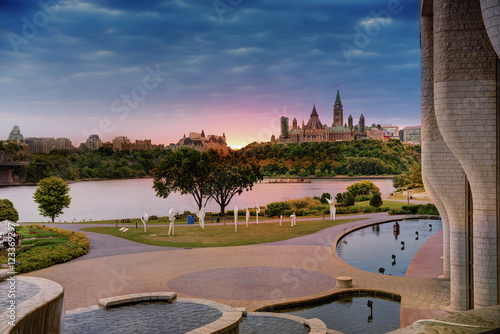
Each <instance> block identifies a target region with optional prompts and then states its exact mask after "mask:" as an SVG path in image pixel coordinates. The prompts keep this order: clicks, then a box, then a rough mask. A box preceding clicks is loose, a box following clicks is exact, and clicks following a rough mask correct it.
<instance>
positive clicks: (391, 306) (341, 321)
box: [278, 295, 400, 334]
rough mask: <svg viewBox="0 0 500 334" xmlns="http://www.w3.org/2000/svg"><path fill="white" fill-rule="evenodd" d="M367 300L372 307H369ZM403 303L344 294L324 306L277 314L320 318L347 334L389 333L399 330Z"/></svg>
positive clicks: (317, 305) (331, 326) (283, 311)
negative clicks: (401, 304)
mask: <svg viewBox="0 0 500 334" xmlns="http://www.w3.org/2000/svg"><path fill="white" fill-rule="evenodd" d="M368 301H371V302H372V307H368ZM399 311H400V303H399V302H398V301H395V300H393V299H389V298H383V297H380V296H373V295H372V296H369V295H368V296H367V295H365V296H352V295H345V296H341V297H339V299H336V300H334V301H330V302H326V303H324V304H313V305H310V306H300V308H296V309H284V310H280V311H278V312H280V313H287V314H291V315H295V316H298V317H303V318H306V319H311V318H318V319H320V320H322V321H323V322H324V323H325V324H326V326H327V327H328V328H329V329H333V330H336V331H339V332H342V333H345V334H351V333H387V332H390V331H394V330H396V329H398V328H399Z"/></svg>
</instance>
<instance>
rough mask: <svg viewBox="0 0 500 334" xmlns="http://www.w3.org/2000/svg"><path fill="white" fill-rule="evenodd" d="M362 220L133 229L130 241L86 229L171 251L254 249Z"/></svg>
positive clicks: (98, 229) (128, 236)
mask: <svg viewBox="0 0 500 334" xmlns="http://www.w3.org/2000/svg"><path fill="white" fill-rule="evenodd" d="M355 220H359V219H343V220H337V221H335V222H332V221H328V220H315V221H297V225H296V226H294V227H291V226H290V221H289V220H288V219H287V220H284V221H283V225H282V226H280V225H279V222H278V223H263V224H250V225H248V228H247V227H245V224H238V232H237V233H235V232H234V224H227V225H225V226H224V225H212V226H210V225H208V226H207V225H205V230H202V229H201V227H199V226H198V225H194V226H176V227H175V236H170V237H169V236H168V226H161V227H160V226H148V227H147V233H144V228H142V227H139V228H138V229H135V226H134V227H130V228H129V230H128V231H127V233H126V237H125V236H124V235H123V234H122V232H120V231H119V230H118V228H116V227H86V228H84V229H83V230H84V231H86V232H96V233H103V234H109V235H114V236H117V237H120V238H125V239H128V240H132V241H135V242H140V243H143V244H148V245H154V246H171V247H193V248H195V247H223V246H241V245H253V244H261V243H266V242H273V241H280V240H287V239H292V238H296V237H300V236H303V235H307V234H312V233H315V232H317V231H320V230H323V229H325V228H327V227H331V226H336V225H341V224H345V223H350V222H352V221H355ZM176 222H177V221H176Z"/></svg>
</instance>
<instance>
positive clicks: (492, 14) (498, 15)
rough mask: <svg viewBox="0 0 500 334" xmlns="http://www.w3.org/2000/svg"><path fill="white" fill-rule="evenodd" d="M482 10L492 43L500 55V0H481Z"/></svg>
mask: <svg viewBox="0 0 500 334" xmlns="http://www.w3.org/2000/svg"><path fill="white" fill-rule="evenodd" d="M481 10H482V14H483V20H484V26H485V27H486V31H487V33H488V36H489V38H490V41H491V45H493V47H494V48H495V51H496V53H497V55H499V56H500V3H499V2H498V0H481Z"/></svg>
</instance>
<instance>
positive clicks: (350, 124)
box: [347, 115, 354, 131]
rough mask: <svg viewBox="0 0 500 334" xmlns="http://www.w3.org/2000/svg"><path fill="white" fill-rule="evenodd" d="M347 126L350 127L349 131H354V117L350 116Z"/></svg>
mask: <svg viewBox="0 0 500 334" xmlns="http://www.w3.org/2000/svg"><path fill="white" fill-rule="evenodd" d="M347 124H348V126H349V129H351V131H352V128H354V125H353V123H352V116H351V115H349V118H348V119H347Z"/></svg>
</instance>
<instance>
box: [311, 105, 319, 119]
mask: <svg viewBox="0 0 500 334" xmlns="http://www.w3.org/2000/svg"><path fill="white" fill-rule="evenodd" d="M313 116H318V113H317V112H316V102H314V105H313V111H312V113H311V117H313Z"/></svg>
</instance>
